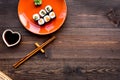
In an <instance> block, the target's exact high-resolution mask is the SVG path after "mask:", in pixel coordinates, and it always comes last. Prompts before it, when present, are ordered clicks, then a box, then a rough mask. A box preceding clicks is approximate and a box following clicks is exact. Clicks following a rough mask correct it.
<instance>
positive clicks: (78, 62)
mask: <svg viewBox="0 0 120 80" xmlns="http://www.w3.org/2000/svg"><path fill="white" fill-rule="evenodd" d="M66 3H67V6H68V15H67V19H66V21H65V23H64V24H63V26H62V27H61V28H60V29H59V30H58V31H56V32H55V33H53V34H50V35H46V36H38V35H34V34H32V33H30V32H28V31H27V30H26V29H24V27H23V26H22V24H21V23H20V21H19V19H18V16H17V5H18V0H11V1H9V0H0V35H2V33H3V31H4V30H5V29H7V28H10V29H12V30H13V31H18V32H20V33H21V34H22V41H21V43H20V44H19V45H18V46H15V47H13V48H7V47H6V45H5V44H4V43H3V41H2V37H0V70H1V71H3V72H4V73H5V74H7V75H8V76H10V77H11V78H12V79H13V80H120V28H119V27H116V25H115V24H114V23H112V22H111V21H110V20H108V18H107V17H106V13H107V12H108V11H109V10H110V9H111V8H115V9H117V10H118V12H119V11H120V6H119V5H120V0H66ZM53 35H55V36H56V37H57V39H56V40H55V41H54V42H52V43H51V44H50V45H48V46H47V47H45V48H44V49H45V52H46V55H47V56H48V57H47V58H46V57H45V55H44V54H41V53H40V52H38V54H36V55H34V56H33V57H32V58H30V59H29V60H28V61H27V62H25V63H24V64H23V65H22V66H20V67H19V68H17V69H14V68H13V67H12V65H13V64H14V63H15V62H17V61H18V60H19V59H21V58H22V57H24V56H25V55H26V54H27V53H29V52H30V51H32V50H33V49H35V48H36V46H35V45H34V43H35V42H38V43H39V44H42V43H43V42H44V41H46V40H47V39H48V38H50V37H51V36H53Z"/></svg>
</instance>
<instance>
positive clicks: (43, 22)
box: [38, 18, 45, 26]
mask: <svg viewBox="0 0 120 80" xmlns="http://www.w3.org/2000/svg"><path fill="white" fill-rule="evenodd" d="M38 24H39V25H40V26H42V25H44V24H45V21H44V19H42V18H40V19H39V20H38Z"/></svg>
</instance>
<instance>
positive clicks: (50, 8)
mask: <svg viewBox="0 0 120 80" xmlns="http://www.w3.org/2000/svg"><path fill="white" fill-rule="evenodd" d="M45 10H46V11H47V13H49V12H51V11H52V7H51V6H50V5H47V6H46V7H45Z"/></svg>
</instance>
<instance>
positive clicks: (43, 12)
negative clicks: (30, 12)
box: [39, 9, 47, 17]
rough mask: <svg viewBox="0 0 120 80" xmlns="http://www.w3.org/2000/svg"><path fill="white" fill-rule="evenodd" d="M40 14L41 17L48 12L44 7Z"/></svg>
mask: <svg viewBox="0 0 120 80" xmlns="http://www.w3.org/2000/svg"><path fill="white" fill-rule="evenodd" d="M39 14H40V16H41V17H44V16H45V15H46V14H47V12H46V11H45V10H44V9H42V10H40V12H39Z"/></svg>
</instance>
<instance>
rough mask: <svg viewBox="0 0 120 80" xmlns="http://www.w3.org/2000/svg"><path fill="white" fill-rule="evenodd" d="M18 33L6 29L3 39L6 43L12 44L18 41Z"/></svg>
mask: <svg viewBox="0 0 120 80" xmlns="http://www.w3.org/2000/svg"><path fill="white" fill-rule="evenodd" d="M18 39H19V35H18V34H12V33H11V32H10V31H7V32H6V34H5V40H6V41H7V43H8V44H14V43H16V42H17V41H18Z"/></svg>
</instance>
